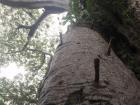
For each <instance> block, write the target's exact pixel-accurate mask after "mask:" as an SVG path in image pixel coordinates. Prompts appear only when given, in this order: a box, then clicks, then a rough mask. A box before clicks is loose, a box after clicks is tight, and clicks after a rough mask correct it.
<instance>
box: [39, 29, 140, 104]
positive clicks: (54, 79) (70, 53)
mask: <svg viewBox="0 0 140 105" xmlns="http://www.w3.org/2000/svg"><path fill="white" fill-rule="evenodd" d="M107 51H108V44H107V43H106V42H105V41H104V40H103V39H102V37H101V36H100V34H99V33H97V32H95V31H93V30H91V29H88V28H84V27H76V26H73V27H72V29H70V31H68V32H67V33H66V34H65V35H63V44H62V45H61V46H59V47H58V48H57V50H56V52H55V55H54V57H53V59H52V62H51V65H50V70H49V72H48V74H47V75H46V78H45V79H44V83H43V84H44V86H43V88H42V89H41V91H40V93H39V103H38V105H140V92H139V88H140V84H139V82H138V80H137V79H136V78H135V76H134V74H133V73H132V72H131V71H130V70H128V69H127V68H126V67H125V65H124V64H123V63H122V62H121V60H120V59H119V58H118V57H117V56H116V55H115V54H114V52H113V51H111V54H110V56H108V55H106V52H107ZM97 59H98V60H99V61H98V60H97ZM95 61H98V63H99V68H98V69H99V74H100V75H99V76H100V78H99V83H97V82H95V69H96V65H95V64H96V63H95Z"/></svg>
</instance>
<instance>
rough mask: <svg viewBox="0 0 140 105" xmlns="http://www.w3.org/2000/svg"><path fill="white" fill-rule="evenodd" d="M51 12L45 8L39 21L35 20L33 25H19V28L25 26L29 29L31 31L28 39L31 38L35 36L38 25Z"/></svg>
mask: <svg viewBox="0 0 140 105" xmlns="http://www.w3.org/2000/svg"><path fill="white" fill-rule="evenodd" d="M48 14H49V12H48V11H47V10H45V11H44V12H43V13H42V15H41V16H40V17H39V18H38V19H37V21H35V23H34V24H32V25H31V26H26V25H19V26H18V27H17V29H21V28H24V29H29V30H30V31H29V33H28V37H27V39H28V40H30V39H31V38H32V37H33V36H34V33H35V32H36V30H37V28H38V26H39V25H40V23H41V22H42V21H43V20H44V19H45V17H46V16H48Z"/></svg>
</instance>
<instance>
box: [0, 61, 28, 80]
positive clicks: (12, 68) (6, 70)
mask: <svg viewBox="0 0 140 105" xmlns="http://www.w3.org/2000/svg"><path fill="white" fill-rule="evenodd" d="M25 73H26V72H25V68H24V67H19V66H18V65H17V64H16V63H10V64H9V65H8V66H6V67H2V68H0V78H1V77H6V78H8V79H10V80H13V79H14V77H15V76H16V75H18V74H22V75H24V74H25Z"/></svg>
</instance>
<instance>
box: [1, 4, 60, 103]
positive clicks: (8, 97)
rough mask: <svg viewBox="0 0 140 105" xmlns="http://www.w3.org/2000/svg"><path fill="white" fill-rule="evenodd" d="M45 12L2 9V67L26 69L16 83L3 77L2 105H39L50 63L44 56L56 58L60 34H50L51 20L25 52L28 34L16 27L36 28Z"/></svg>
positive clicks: (46, 21)
mask: <svg viewBox="0 0 140 105" xmlns="http://www.w3.org/2000/svg"><path fill="white" fill-rule="evenodd" d="M42 12H43V10H26V9H14V8H10V7H7V6H3V5H0V29H1V31H0V67H3V66H7V65H8V64H10V63H11V62H15V63H17V64H18V66H24V67H25V69H26V74H25V75H18V76H16V77H15V79H14V80H8V79H6V78H2V77H0V105H36V102H37V97H36V93H37V88H38V87H39V83H40V80H42V78H43V76H44V75H45V73H46V71H47V62H48V60H49V59H50V56H49V55H45V54H44V53H49V54H52V55H53V53H54V50H55V48H56V46H57V44H58V43H59V32H57V31H56V32H53V33H50V32H51V31H50V30H51V27H49V26H50V25H51V24H53V23H54V22H55V21H53V20H52V18H53V17H52V16H50V17H48V18H47V20H44V22H42V23H41V26H40V27H39V29H37V32H36V33H35V35H34V37H33V38H32V39H31V41H30V42H29V44H28V46H27V48H26V49H24V50H22V49H23V47H24V45H25V44H26V42H27V35H28V31H29V30H26V29H19V30H18V29H17V27H18V25H19V24H23V25H31V24H33V23H34V21H35V20H36V19H37V18H38V17H39V16H40V15H41V13H42ZM56 18H57V17H56ZM58 28H60V27H58ZM48 32H49V33H48ZM50 34H51V35H50ZM11 69H12V68H11ZM23 79H24V80H23Z"/></svg>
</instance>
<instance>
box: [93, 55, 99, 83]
mask: <svg viewBox="0 0 140 105" xmlns="http://www.w3.org/2000/svg"><path fill="white" fill-rule="evenodd" d="M99 67H100V60H99V58H95V59H94V69H95V80H94V81H95V83H96V84H99V79H100V73H99V72H100V71H99Z"/></svg>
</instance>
